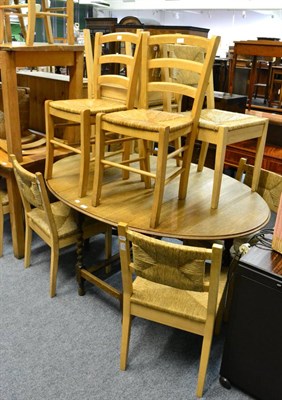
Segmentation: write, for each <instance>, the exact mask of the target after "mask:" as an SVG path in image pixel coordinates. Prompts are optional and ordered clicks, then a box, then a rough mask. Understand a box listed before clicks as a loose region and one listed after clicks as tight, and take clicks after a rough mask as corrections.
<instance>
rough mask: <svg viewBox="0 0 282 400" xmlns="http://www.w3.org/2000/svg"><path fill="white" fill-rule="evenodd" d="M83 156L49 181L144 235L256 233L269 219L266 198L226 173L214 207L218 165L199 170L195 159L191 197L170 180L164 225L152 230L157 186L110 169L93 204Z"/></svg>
mask: <svg viewBox="0 0 282 400" xmlns="http://www.w3.org/2000/svg"><path fill="white" fill-rule="evenodd" d="M79 157H80V156H79V155H73V156H68V157H66V158H63V159H61V160H59V161H56V162H55V163H54V166H53V176H52V178H51V179H49V180H48V181H47V186H48V187H49V189H50V190H51V192H52V193H53V194H54V195H55V196H56V197H57V198H59V199H60V200H62V201H63V202H65V203H66V204H68V205H69V206H71V207H73V208H75V209H77V210H78V211H80V212H82V213H84V214H86V215H88V216H90V217H93V218H96V219H98V220H100V221H104V222H106V223H108V224H110V225H112V226H117V224H118V223H119V222H126V223H127V224H128V225H129V227H130V229H133V230H136V231H139V232H142V233H145V234H150V235H156V236H162V237H171V238H178V239H184V240H185V239H190V240H191V239H192V240H201V239H203V240H216V239H230V238H235V237H240V236H244V235H248V234H252V233H255V232H257V231H258V230H260V229H261V228H263V227H264V226H265V225H266V224H267V222H268V221H269V218H270V210H269V207H268V205H267V203H266V202H265V201H264V199H263V198H262V197H261V196H260V195H259V194H258V193H256V192H252V191H251V189H250V188H249V187H248V186H246V185H244V184H243V183H241V182H239V181H237V180H235V179H233V178H231V177H229V176H227V175H223V179H222V185H221V194H220V201H219V206H218V208H217V209H215V210H214V209H211V208H210V204H211V193H212V185H213V170H211V169H208V168H204V170H203V171H202V172H197V170H196V165H194V164H192V166H191V170H190V177H189V185H188V192H187V197H186V199H185V200H181V201H180V200H178V198H177V195H178V179H174V180H173V181H172V182H170V183H169V184H168V185H167V186H166V188H165V194H164V200H163V205H162V211H161V219H160V224H159V226H158V227H157V228H155V229H152V228H150V225H149V222H150V212H151V206H152V193H153V189H145V188H144V183H142V182H141V180H140V176H139V175H137V174H132V173H131V174H130V178H129V179H128V180H122V178H121V170H117V169H116V168H107V169H106V170H105V174H104V184H103V187H102V196H101V203H100V205H99V206H98V207H93V206H92V205H91V192H92V182H93V166H92V169H91V174H90V177H89V185H88V187H89V190H88V192H87V195H86V196H85V197H83V198H79V197H78V196H77V193H78V178H79V160H80V158H79ZM153 161H154V157H153V158H152V162H153ZM171 163H172V165H174V164H173V163H175V161H174V160H171ZM168 168H169V166H168Z"/></svg>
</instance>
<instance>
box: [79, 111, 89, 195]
mask: <svg viewBox="0 0 282 400" xmlns="http://www.w3.org/2000/svg"><path fill="white" fill-rule="evenodd" d="M80 117H81V122H80V132H81V134H80V146H81V159H80V173H79V197H84V196H85V195H86V192H87V186H88V176H89V169H90V147H91V146H90V134H91V128H90V110H84V111H82V112H81V115H80Z"/></svg>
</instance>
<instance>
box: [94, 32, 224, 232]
mask: <svg viewBox="0 0 282 400" xmlns="http://www.w3.org/2000/svg"><path fill="white" fill-rule="evenodd" d="M219 40H220V39H219V37H212V38H211V39H207V38H203V37H199V36H193V35H181V34H164V35H154V36H150V33H149V32H144V33H143V39H142V63H141V71H140V74H141V84H140V103H139V108H138V109H134V110H127V111H120V112H115V113H109V114H102V113H101V114H100V115H99V116H97V125H96V153H95V167H94V185H93V200H92V204H93V206H98V205H99V202H100V197H101V191H102V185H103V175H104V167H105V166H111V167H117V168H120V169H122V170H127V171H129V172H135V173H137V174H140V175H141V177H142V178H143V181H144V183H145V188H146V189H150V188H151V179H154V181H155V186H154V194H153V204H152V213H151V217H150V226H151V227H152V228H155V227H156V226H157V225H158V224H159V221H160V213H161V206H162V200H163V193H164V188H165V184H166V183H168V182H170V181H171V180H172V179H174V178H176V177H177V176H178V177H180V184H179V193H178V197H179V199H180V200H183V199H185V197H186V192H187V186H188V176H189V170H190V163H191V159H192V153H193V146H194V142H195V138H196V136H197V127H198V120H199V116H200V112H201V108H202V105H203V100H204V96H205V92H206V88H207V85H208V79H209V76H210V73H211V68H212V65H213V61H214V57H215V54H216V51H217V47H218V44H219ZM176 43H183V44H190V45H193V46H198V47H203V48H204V49H205V52H206V56H205V60H204V63H201V62H196V61H191V60H187V59H181V60H180V59H177V58H174V59H172V58H167V57H166V58H164V57H162V56H160V57H157V58H156V57H155V56H154V48H156V47H157V46H162V45H165V44H176ZM167 68H177V69H183V70H185V71H187V72H189V71H191V72H196V73H197V74H198V75H199V84H198V86H197V87H196V88H195V87H193V86H189V85H183V84H180V83H178V82H171V81H154V80H151V79H150V78H151V76H153V74H154V71H156V70H160V71H162V69H167ZM161 73H162V72H160V74H161ZM153 92H156V93H163V110H154V109H149V97H150V94H151V93H153ZM175 93H176V94H179V95H186V96H188V97H191V98H192V99H193V100H194V103H193V108H192V112H191V114H190V115H189V116H184V115H181V114H178V113H175V112H172V110H171V99H172V98H173V97H174V95H175ZM107 132H110V133H116V134H119V135H121V136H124V137H126V138H128V137H134V138H136V140H139V155H138V157H137V158H136V157H131V158H130V159H128V160H127V161H125V160H122V162H112V161H111V160H108V159H106V157H105V138H106V133H107ZM179 138H182V139H183V142H185V143H184V145H183V146H181V147H180V148H178V149H176V151H174V152H172V153H171V154H168V146H169V143H170V142H174V141H176V140H177V139H179ZM152 143H157V147H158V151H157V165H156V170H155V171H150V166H149V158H150V153H151V149H152V145H151V144H152ZM175 157H181V158H182V163H181V165H180V166H178V165H176V169H175V170H174V171H172V173H171V174H167V168H166V165H167V160H168V159H169V158H175ZM136 161H138V163H137V166H136V168H135V166H132V163H133V162H136ZM129 164H130V165H129ZM138 165H140V167H139V168H138Z"/></svg>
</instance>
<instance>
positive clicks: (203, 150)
mask: <svg viewBox="0 0 282 400" xmlns="http://www.w3.org/2000/svg"><path fill="white" fill-rule="evenodd" d="M208 149H209V143H208V142H202V144H201V151H200V155H199V161H198V167H197V171H198V172H202V171H203V168H204V166H205V161H206V158H207V153H208Z"/></svg>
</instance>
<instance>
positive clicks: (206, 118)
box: [167, 45, 268, 209]
mask: <svg viewBox="0 0 282 400" xmlns="http://www.w3.org/2000/svg"><path fill="white" fill-rule="evenodd" d="M180 54H181V55H182V57H187V58H190V59H191V58H192V55H193V56H194V57H195V55H197V57H198V58H199V60H200V59H201V57H200V56H199V55H198V52H195V49H193V48H191V46H180V45H175V46H170V48H169V49H167V55H168V57H177V56H180ZM170 79H172V80H176V81H177V82H179V83H182V84H188V85H193V84H194V85H195V84H197V76H195V74H193V75H187V74H185V75H183V74H182V75H181V74H179V73H174V71H172V72H171V73H170ZM180 100H181V99H180ZM189 114H190V112H188V115H189ZM267 129H268V119H267V118H262V117H257V116H254V115H247V114H242V113H236V112H232V111H226V110H219V109H216V108H215V101H214V88H213V75H212V73H211V77H210V79H209V85H208V88H207V93H206V107H205V108H204V109H203V110H202V111H201V114H200V118H199V126H198V134H197V140H199V141H201V142H202V145H201V151H200V156H199V160H198V172H201V171H202V170H203V168H204V165H205V160H206V156H207V151H208V147H209V144H212V145H215V147H216V152H215V165H214V180H213V188H212V196H211V208H213V209H216V208H218V204H219V198H220V188H221V182H222V174H223V169H224V159H225V153H226V147H227V146H228V145H230V144H234V143H239V142H243V141H245V140H250V139H256V140H257V151H256V158H255V166H254V173H253V180H252V185H251V188H252V191H256V189H257V186H258V180H259V174H260V168H261V163H262V159H263V152H264V146H265V141H266V135H267Z"/></svg>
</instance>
